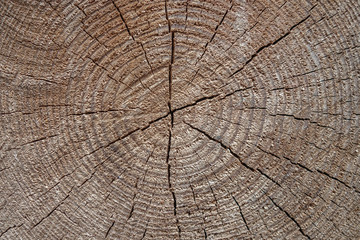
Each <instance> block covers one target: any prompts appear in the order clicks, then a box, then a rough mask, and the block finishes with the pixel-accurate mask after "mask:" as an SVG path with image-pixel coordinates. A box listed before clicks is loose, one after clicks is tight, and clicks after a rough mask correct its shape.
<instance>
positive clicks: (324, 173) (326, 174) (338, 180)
mask: <svg viewBox="0 0 360 240" xmlns="http://www.w3.org/2000/svg"><path fill="white" fill-rule="evenodd" d="M316 171H317V172H318V173H320V174H322V175H325V176H327V177H329V178H331V179H333V180H335V181H336V182H338V183H341V184H343V185H344V186H345V187H347V188H349V189H354V191H355V192H357V193H360V191H359V190H357V189H355V187H351V186H349V185H348V184H346V183H345V182H344V181H342V180H340V179H338V178H336V177H333V176H331V175H330V174H328V173H327V172H324V171H322V170H319V169H316Z"/></svg>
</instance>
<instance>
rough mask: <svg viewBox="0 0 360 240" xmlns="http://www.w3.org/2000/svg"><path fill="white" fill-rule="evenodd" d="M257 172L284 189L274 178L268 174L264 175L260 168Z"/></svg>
mask: <svg viewBox="0 0 360 240" xmlns="http://www.w3.org/2000/svg"><path fill="white" fill-rule="evenodd" d="M256 170H258V172H259V173H260V174H261V175H263V176H265V177H266V178H267V179H269V180H270V181H272V182H273V183H275V184H276V185H278V186H279V187H281V188H282V186H281V185H280V183H278V182H277V181H275V180H274V179H273V178H271V177H270V176H269V175H267V174H266V173H264V172H263V171H261V170H260V169H259V168H257V169H256Z"/></svg>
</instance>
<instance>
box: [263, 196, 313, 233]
mask: <svg viewBox="0 0 360 240" xmlns="http://www.w3.org/2000/svg"><path fill="white" fill-rule="evenodd" d="M268 198H269V199H270V201H271V202H272V203H273V204H274V205H275V206H276V207H277V208H278V209H280V211H282V212H283V213H285V215H286V216H288V218H290V219H291V220H292V221H293V222H294V223H295V224H296V226H297V227H298V228H299V231H300V232H301V234H302V235H303V236H305V237H307V238H308V239H311V238H310V237H309V235H307V234H306V233H305V232H304V230H303V229H302V228H301V226H300V224H299V223H298V222H297V221H296V220H295V218H293V217H292V216H291V215H290V214H289V213H288V212H287V211H285V210H284V209H283V208H282V207H280V206H279V205H278V204H277V203H276V202H275V201H274V200H273V199H272V198H271V197H269V196H268Z"/></svg>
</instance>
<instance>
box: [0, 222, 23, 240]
mask: <svg viewBox="0 0 360 240" xmlns="http://www.w3.org/2000/svg"><path fill="white" fill-rule="evenodd" d="M22 225H23V223H21V224H20V225H14V226H11V227H8V228H7V229H5V231H3V232H2V233H1V234H0V237H2V236H3V235H4V234H5V233H7V232H8V231H9V230H11V229H13V228H18V227H21V226H22Z"/></svg>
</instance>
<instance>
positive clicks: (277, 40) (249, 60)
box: [229, 5, 316, 78]
mask: <svg viewBox="0 0 360 240" xmlns="http://www.w3.org/2000/svg"><path fill="white" fill-rule="evenodd" d="M315 6H316V5H315ZM315 6H313V7H312V8H311V9H310V11H311V10H312V9H313V8H314V7H315ZM309 17H310V14H309V15H307V16H306V17H305V18H304V19H302V20H301V21H299V22H298V23H296V24H295V25H293V26H292V27H291V28H290V29H289V31H287V32H286V33H285V34H284V35H282V36H280V37H279V38H278V39H276V40H275V41H273V42H270V43H268V44H266V45H264V46H262V47H260V48H259V49H258V50H256V52H255V53H254V54H253V55H251V57H250V58H249V59H248V60H247V61H246V62H245V64H244V65H243V66H242V67H241V68H239V69H238V70H236V71H235V72H233V73H232V74H231V75H230V76H229V78H231V77H232V76H234V75H236V74H237V73H239V72H241V71H242V70H243V69H244V68H245V67H246V66H247V65H248V64H249V63H250V62H251V61H252V60H253V59H254V58H255V57H256V56H258V55H259V54H260V53H261V52H262V51H263V50H264V49H266V48H269V47H271V46H274V45H276V44H277V43H278V42H280V41H281V40H283V39H284V38H286V37H287V36H288V35H289V34H290V32H291V31H292V30H293V29H294V28H296V27H297V26H299V25H300V24H302V23H303V22H305V21H306V20H307V19H308V18H309Z"/></svg>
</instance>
